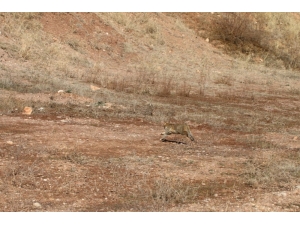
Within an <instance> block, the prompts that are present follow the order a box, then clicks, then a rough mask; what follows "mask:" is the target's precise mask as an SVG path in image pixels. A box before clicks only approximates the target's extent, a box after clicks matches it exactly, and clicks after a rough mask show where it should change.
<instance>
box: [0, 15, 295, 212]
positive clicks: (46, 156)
mask: <svg viewBox="0 0 300 225" xmlns="http://www.w3.org/2000/svg"><path fill="white" fill-rule="evenodd" d="M95 15H96V18H97V19H95V21H98V20H99V21H100V22H99V21H98V22H99V24H98V25H99V26H98V27H97V26H95V27H93V26H92V25H91V27H88V28H90V30H89V29H87V28H84V29H82V30H80V27H84V25H86V24H85V23H84V22H82V21H84V19H82V20H80V21H81V22H80V24H79V25H80V26H79V25H78V24H76V25H78V26H75V25H74V26H73V27H71V28H70V29H71V31H72V32H69V34H68V35H65V36H64V37H62V36H60V37H55V38H56V39H57V40H55V41H54V39H53V38H54V37H53V36H51V35H49V33H47V32H46V31H45V29H44V28H43V26H42V23H41V18H42V16H43V14H36V13H2V14H0V20H1V22H2V23H1V24H2V25H1V27H0V28H1V32H2V34H3V37H1V38H4V37H5V38H7V39H3V41H2V39H1V41H0V42H1V43H0V48H1V49H2V50H4V51H5V53H7V54H8V55H9V57H10V60H11V61H9V60H7V61H4V62H3V63H2V64H1V65H0V68H1V71H0V72H1V74H0V88H1V90H2V92H1V95H0V100H1V104H0V111H1V113H3V114H7V115H17V116H20V114H21V111H22V110H23V108H24V106H32V107H33V108H34V113H33V115H32V116H33V118H34V117H35V116H38V115H39V114H40V115H42V116H45V117H47V120H51V118H52V119H53V118H55V119H56V120H58V123H59V120H60V119H62V118H65V117H71V118H86V119H90V118H94V119H97V121H98V120H99V121H109V122H108V124H110V127H106V128H107V131H111V130H114V129H116V130H117V131H116V134H114V135H115V136H114V137H113V138H112V140H114V141H111V142H112V143H113V144H114V143H115V140H116V137H118V134H119V133H118V132H121V131H122V129H126V128H127V127H125V126H124V127H123V126H121V128H118V127H114V125H115V124H116V122H115V121H116V120H118V121H122V122H127V121H131V120H130V119H132V121H139V123H141V124H144V123H149V124H152V125H153V127H151V129H148V130H147V129H146V130H145V131H144V133H138V134H136V137H139V138H140V137H141V136H143V135H145V133H146V134H147V135H148V133H149V132H153V129H157V128H156V127H154V125H158V124H161V122H163V121H174V122H177V121H180V122H181V121H188V123H189V124H191V128H192V129H193V130H194V131H195V133H196V135H197V136H198V138H197V139H198V140H199V142H198V143H199V144H197V143H196V144H194V145H187V146H184V147H182V146H180V145H171V144H170V145H161V143H160V142H155V140H154V138H153V139H151V140H150V139H145V140H144V139H143V138H141V140H139V141H140V142H135V143H134V145H136V146H137V147H141V148H140V149H139V151H140V152H138V153H137V154H138V155H139V154H146V153H147V154H151V155H150V157H148V156H147V157H146V156H140V155H139V156H136V155H135V156H132V157H131V158H130V159H128V154H129V153H132V152H133V151H135V150H134V149H121V148H120V147H119V146H114V145H112V146H110V148H108V149H109V150H111V149H112V150H113V151H112V152H113V153H112V154H120V155H121V156H120V155H118V156H114V155H113V156H110V157H108V158H105V157H104V158H101V157H98V156H94V155H92V154H90V153H88V152H89V151H94V152H98V151H99V152H100V150H99V148H100V147H99V145H97V148H96V147H95V149H92V150H91V146H90V145H88V144H89V142H87V143H88V144H86V145H85V146H84V147H83V146H80V145H79V144H77V145H76V144H74V143H73V142H72V141H71V142H72V143H71V142H70V143H69V144H73V145H72V146H69V145H67V144H66V146H67V147H64V148H58V147H53V146H51V145H47V144H45V143H42V144H40V145H39V144H37V143H34V144H33V145H29V144H28V143H27V141H25V139H24V140H20V143H22V144H18V146H17V145H13V146H8V145H5V146H4V144H3V146H4V147H3V146H1V148H0V155H1V157H2V158H3V159H5V160H6V161H3V165H4V164H5V165H4V166H5V167H4V168H5V169H4V170H3V173H1V182H2V183H0V190H5V191H6V192H7V194H8V195H10V196H11V198H10V200H9V201H8V202H6V203H5V205H6V206H8V205H9V208H1V209H2V210H3V211H34V210H37V209H34V208H33V207H32V202H30V201H29V200H24V199H25V197H26V195H30V196H31V197H32V196H33V197H34V198H35V199H37V198H39V197H41V196H47V197H49V199H51V200H49V201H48V202H51V204H52V205H51V204H49V205H48V206H47V207H48V208H43V210H49V211H51V210H55V209H59V210H78V211H168V210H170V208H172V207H179V206H183V205H188V204H190V203H195V204H198V203H199V201H200V200H203V199H206V198H208V199H211V198H213V197H214V194H215V192H216V191H219V192H222V191H224V193H223V192H222V193H223V194H224V195H223V196H225V197H226V196H227V194H228V196H231V195H232V193H231V192H229V191H228V190H227V188H228V187H229V185H228V184H226V182H225V181H223V180H218V179H220V177H221V178H222V179H223V178H224V174H223V171H219V170H222V169H224V167H225V168H226V169H228V168H229V169H232V170H234V171H236V170H242V172H241V171H239V172H241V173H242V175H241V180H242V181H241V180H240V177H237V175H236V174H234V173H233V175H232V174H231V177H230V179H233V180H234V181H233V183H234V184H235V182H236V183H237V184H238V185H240V186H242V187H243V188H244V189H243V191H244V192H247V191H249V189H247V188H249V187H248V186H250V187H251V188H252V187H264V188H268V186H272V188H274V190H278V189H280V188H282V187H283V186H284V187H287V186H292V185H293V184H294V183H295V182H298V180H299V169H298V168H299V155H298V154H296V153H295V152H288V151H287V152H286V153H285V154H283V155H282V154H281V151H283V150H284V151H285V150H286V149H288V147H287V146H286V144H282V145H278V144H276V142H274V141H270V140H268V139H266V135H267V134H268V133H270V132H274V133H276V134H278V135H283V136H284V135H285V134H286V133H289V132H291V130H296V134H295V135H298V133H297V132H298V131H297V129H298V127H299V125H300V124H299V122H297V121H298V118H299V113H298V108H299V104H298V100H297V96H298V95H299V79H298V77H299V73H298V72H297V71H292V70H289V71H288V70H279V69H269V68H266V67H264V66H263V65H260V66H257V65H255V64H252V62H253V59H254V57H256V54H258V55H259V56H261V57H262V58H263V59H264V63H265V64H268V65H269V66H272V67H273V66H275V67H276V66H277V67H280V66H279V65H280V63H283V64H284V65H285V67H286V68H298V66H299V65H298V61H299V60H298V58H297V57H298V56H297V54H298V53H297V51H298V45H297V41H298V36H297V35H296V34H297V32H298V28H297V26H296V23H294V20H293V17H294V16H296V15H297V14H276V15H275V14H271V13H266V14H253V13H238V14H236V13H228V14H221V16H220V17H218V16H217V17H216V18H214V19H213V22H216V21H219V22H220V23H219V24H218V25H216V24H215V27H214V30H212V31H211V32H212V33H213V34H214V35H215V36H213V37H209V38H210V43H214V42H213V41H216V40H222V42H223V43H225V44H228V46H225V49H226V50H227V51H228V52H230V53H234V52H236V51H239V54H240V52H242V54H246V56H245V57H244V58H245V60H244V61H242V62H241V61H240V60H232V59H229V58H228V56H225V55H223V53H220V52H219V51H217V50H215V49H214V50H211V47H210V46H209V44H210V43H206V42H203V40H201V41H198V40H199V39H196V37H195V33H193V31H192V30H190V29H189V28H187V25H186V24H185V23H184V22H183V20H181V19H180V17H177V18H173V17H169V16H167V15H168V14H155V13H96V14H95ZM78 16H79V17H80V18H81V16H83V15H78ZM214 16H215V15H214ZM82 18H83V17H82ZM166 21H167V22H168V26H165V24H164V22H166ZM255 21H257V23H258V25H255V24H256V23H254V22H255ZM274 21H277V22H278V21H283V22H282V23H283V24H284V26H283V25H282V24H277V22H276V23H275V22H274ZM208 22H209V21H208V20H207V24H209V23H208ZM78 23H79V22H78ZM103 24H106V25H107V26H104V25H103ZM262 24H266V25H265V26H263V25H262ZM101 25H103V27H100V26H101ZM202 25H203V26H204V25H205V24H202ZM75 27H77V28H75ZM202 28H203V27H202ZM206 28H208V27H206ZM279 28H280V29H279ZM283 28H284V29H283ZM106 29H107V30H106ZM114 32H115V33H114ZM2 34H1V35H2ZM275 34H276V35H277V36H276V38H272V37H273V36H274V35H275ZM80 35H81V36H80ZM118 35H119V36H118ZM114 38H115V39H114ZM87 39H88V40H89V41H87ZM195 40H197V41H195ZM280 40H282V42H280ZM174 43H176V44H174ZM199 43H200V44H199ZM191 46H192V47H191ZM233 50H234V51H233ZM252 53H254V55H251V54H252ZM247 54H248V55H247ZM239 58H240V59H241V58H242V57H241V56H240V55H239ZM273 59H274V60H273ZM274 64H276V65H274ZM15 65H19V66H18V67H17V66H15ZM90 84H93V85H97V86H98V87H99V88H100V89H99V90H97V91H93V90H91V89H90ZM286 84H288V85H286ZM58 90H64V91H65V93H64V94H62V95H59V94H58V93H57V91H58ZM28 96H29V97H28ZM110 104H111V105H110ZM40 107H43V108H45V112H40V111H38V110H37V109H39V108H40ZM57 118H59V119H57ZM53 120H54V119H53ZM56 120H55V121H56ZM55 123H56V122H55ZM87 123H88V122H87ZM75 124H76V123H75V122H74V124H72V126H75ZM84 125H86V124H84ZM127 125H129V126H131V125H132V124H129V122H128V124H127ZM63 126H65V127H68V125H67V124H66V125H63ZM63 126H61V127H63ZM94 126H95V127H97V128H99V129H101V126H100V125H98V124H97V123H95V124H94ZM82 127H84V126H82ZM82 127H81V128H82ZM6 129H7V131H9V132H8V133H9V134H11V133H12V134H14V132H19V133H20V132H23V133H26V132H29V131H28V129H25V130H24V131H23V130H19V129H20V128H19V129H17V128H14V127H12V128H10V129H9V128H6ZM43 129H46V128H45V127H43ZM57 129H59V128H57ZM72 129H73V128H72ZM89 129H91V128H89ZM118 129H119V130H118ZM103 132H105V131H103V130H101V131H97V133H95V140H97V144H98V142H99V140H98V139H97V138H98V137H100V140H101V141H102V139H101V136H97V135H99V133H100V134H101V133H103ZM155 132H156V131H155ZM55 133H56V131H55V130H52V133H50V135H51V136H53V135H54V134H55ZM126 134H127V135H129V133H126ZM193 134H194V133H193ZM5 135H7V134H6V133H5V134H3V136H1V138H3V140H4V137H7V136H5ZM27 135H30V133H28V134H27ZM64 135H66V136H67V135H68V131H65V132H64ZM76 135H81V131H80V132H78V133H76ZM18 137H19V136H16V138H18ZM68 138H70V137H68ZM76 138H77V137H76ZM89 138H90V137H89ZM92 138H93V137H91V139H92ZM125 138H128V137H127V136H126V137H124V139H125ZM155 138H156V137H155ZM37 139H38V138H37ZM82 140H84V139H81V138H79V137H78V140H76V141H78V143H79V142H80V141H82ZM153 140H154V141H153ZM122 141H123V140H122ZM122 141H120V146H121V145H122V144H123V142H122ZM1 143H2V142H1ZM3 143H5V142H3ZM116 143H117V142H116ZM149 143H150V144H149ZM164 144H165V143H164ZM41 146H42V147H41ZM136 146H134V147H136ZM228 146H230V148H229V147H228ZM158 147H159V149H156V148H158ZM218 147H220V148H219V149H218ZM153 149H154V150H153ZM102 150H103V149H101V151H102ZM151 151H154V152H151ZM264 152H272V154H271V155H272V156H271V157H269V158H263V159H262V158H259V157H261V156H262V155H264ZM109 154H110V153H109ZM122 154H123V155H122ZM165 154H169V155H168V157H169V158H170V160H169V161H158V159H157V155H165ZM233 155H234V157H233ZM256 155H258V156H257V157H254V156H256ZM229 156H230V157H233V158H234V160H237V161H238V166H239V165H241V164H240V163H241V162H245V163H244V164H242V169H241V168H237V167H234V166H232V165H231V164H230V162H229V161H231V160H227V158H226V157H229ZM173 157H174V158H173ZM213 157H215V158H213ZM251 157H252V158H251ZM220 158H221V159H224V161H226V162H224V163H221V164H222V167H220V168H219V167H218V166H216V167H214V164H213V162H214V161H215V160H220ZM227 161H228V162H227ZM11 162H13V163H11ZM202 162H205V163H207V164H205V166H207V167H209V169H207V168H206V167H205V166H203V165H202V164H201V163H202ZM200 164H201V165H200ZM153 165H159V166H157V167H156V168H155V171H156V172H151V171H152V170H150V166H153ZM218 165H219V164H218ZM231 166H232V167H231ZM213 167H214V168H213ZM199 168H200V169H199ZM173 169H174V171H173ZM198 169H199V170H198ZM149 171H150V172H149ZM161 171H167V172H166V174H164V173H161ZM216 171H217V172H216ZM172 172H174V173H172ZM225 172H226V173H227V172H228V171H225ZM176 173H177V175H178V176H175V175H174V174H176ZM185 173H186V174H185ZM214 173H216V174H215V175H216V176H215V177H214V176H213V174H214ZM183 174H184V175H183ZM225 175H226V174H225ZM184 176H186V177H184ZM194 176H196V178H195V177H194ZM197 176H198V177H197ZM49 177H50V178H49ZM199 177H201V179H203V180H205V179H208V180H209V179H213V181H211V183H210V182H209V181H208V182H207V183H206V185H203V184H202V183H203V182H202V180H201V179H200V178H199ZM216 177H217V178H216ZM58 178H59V179H58ZM190 178H191V179H190ZM194 178H195V179H194ZM193 179H194V180H193ZM224 179H227V178H224ZM222 182H225V183H222ZM243 182H244V183H246V184H247V185H248V186H247V187H244V186H243ZM8 187H13V188H16V189H14V190H19V189H20V190H23V191H24V190H25V191H24V192H23V194H20V195H17V194H15V193H10V190H9V188H8ZM37 189H38V190H39V192H38V193H35V192H36V190H37ZM251 190H252V189H251ZM53 195H58V196H64V197H63V198H64V201H66V202H64V203H66V205H68V196H72V197H74V196H78V199H76V200H78V201H77V202H76V204H78V205H76V204H75V205H72V206H70V207H71V208H69V209H68V208H67V207H66V206H64V205H63V204H62V202H59V201H56V199H59V198H60V197H55V196H53ZM65 196H67V197H65ZM33 197H32V198H33ZM22 199H23V200H24V201H23V203H22V204H19V202H20V200H22ZM53 199H54V200H53ZM80 199H85V200H86V201H87V202H91V203H92V204H83V203H82V205H80V204H81V203H79V202H80V201H81V200H80ZM79 200H80V201H79ZM220 201H221V200H220ZM202 203H203V202H201V203H199V204H202ZM72 204H73V202H72ZM83 205H84V206H83Z"/></svg>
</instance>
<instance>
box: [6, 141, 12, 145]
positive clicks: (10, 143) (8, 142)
mask: <svg viewBox="0 0 300 225" xmlns="http://www.w3.org/2000/svg"><path fill="white" fill-rule="evenodd" d="M6 143H7V144H9V145H13V144H14V143H13V142H12V141H7V142H6Z"/></svg>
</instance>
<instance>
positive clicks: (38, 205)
mask: <svg viewBox="0 0 300 225" xmlns="http://www.w3.org/2000/svg"><path fill="white" fill-rule="evenodd" d="M33 206H34V207H36V208H42V205H41V204H40V203H38V202H35V203H33Z"/></svg>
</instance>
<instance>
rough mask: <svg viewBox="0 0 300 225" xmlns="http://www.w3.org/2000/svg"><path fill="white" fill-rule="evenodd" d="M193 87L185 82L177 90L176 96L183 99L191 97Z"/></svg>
mask: <svg viewBox="0 0 300 225" xmlns="http://www.w3.org/2000/svg"><path fill="white" fill-rule="evenodd" d="M191 88H192V87H191V85H189V84H187V82H186V81H185V80H184V81H183V82H182V84H181V85H179V87H178V88H177V90H176V94H177V95H179V96H183V97H189V96H190V92H191Z"/></svg>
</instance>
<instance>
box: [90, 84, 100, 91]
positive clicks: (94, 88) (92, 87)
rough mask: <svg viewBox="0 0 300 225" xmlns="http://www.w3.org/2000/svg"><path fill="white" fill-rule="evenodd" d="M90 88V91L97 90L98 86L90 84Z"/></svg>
mask: <svg viewBox="0 0 300 225" xmlns="http://www.w3.org/2000/svg"><path fill="white" fill-rule="evenodd" d="M91 89H92V91H97V90H99V89H100V88H99V87H97V86H94V85H91Z"/></svg>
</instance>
